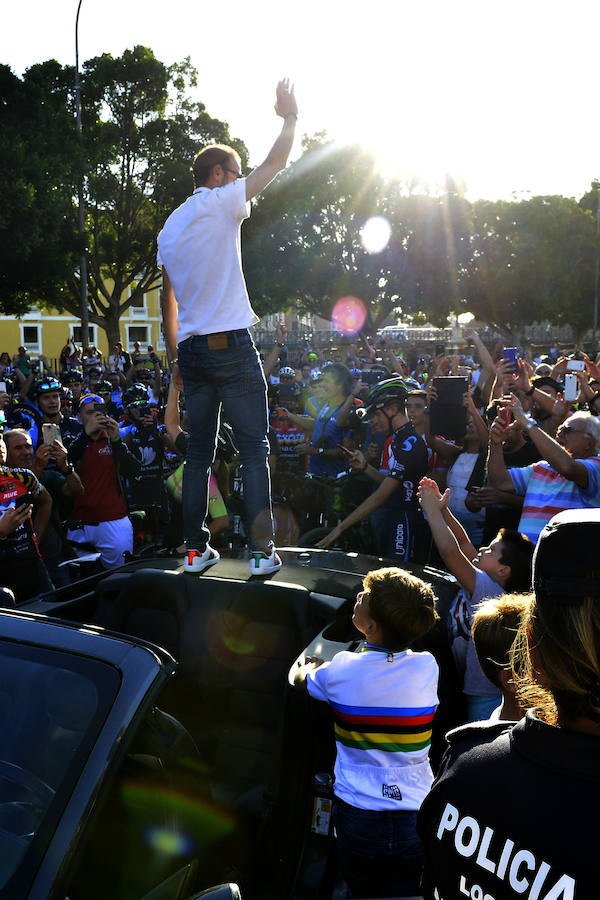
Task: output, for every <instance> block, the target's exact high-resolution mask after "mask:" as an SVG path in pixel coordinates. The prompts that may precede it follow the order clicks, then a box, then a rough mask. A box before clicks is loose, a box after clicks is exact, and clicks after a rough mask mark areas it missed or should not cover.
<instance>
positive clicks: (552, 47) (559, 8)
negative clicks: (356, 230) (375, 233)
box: [0, 0, 600, 199]
mask: <svg viewBox="0 0 600 900" xmlns="http://www.w3.org/2000/svg"><path fill="white" fill-rule="evenodd" d="M76 9H77V0H44V2H42V0H24V2H19V3H17V2H15V0H13V2H12V4H11V6H10V7H8V8H6V5H5V7H4V8H3V23H2V24H3V35H4V41H3V50H2V52H1V54H0V61H2V62H4V63H7V64H8V65H10V66H11V67H12V68H13V69H14V71H15V72H17V73H18V74H21V73H22V72H23V71H24V69H26V68H27V67H28V66H30V65H31V64H33V63H36V62H41V61H43V60H45V59H49V58H52V57H54V58H56V59H58V60H59V61H60V62H61V63H71V64H72V63H73V62H74V56H75V52H74V30H75V13H76ZM599 33H600V4H599V3H597V2H596V0H589V2H588V0H571V2H569V3H567V2H565V0H503V2H498V0H473V2H471V0H453V2H448V0H444V2H437V0H367V2H365V0H345V2H341V0H300V2H297V3H290V2H287V3H284V2H281V0H278V2H275V0H253V2H252V3H241V2H236V0H226V2H217V3H197V2H196V3H194V2H190V0H169V2H168V3H160V4H159V3H157V2H155V0H101V2H100V0H83V3H82V7H81V15H80V22H79V47H80V60H85V59H87V58H89V57H92V56H95V55H98V54H100V53H102V52H110V53H112V54H113V55H115V56H117V55H119V54H120V53H122V52H123V50H124V49H125V48H127V47H133V46H134V45H135V44H145V45H146V46H149V47H151V48H152V49H153V51H154V53H155V54H156V56H157V57H158V58H159V59H161V60H162V61H163V62H165V63H171V62H174V61H176V60H180V59H183V58H184V57H186V56H190V57H191V60H192V63H193V64H194V65H195V66H196V68H197V69H198V72H199V86H198V99H200V100H202V101H203V102H204V103H205V104H206V107H207V109H208V111H209V113H210V114H211V115H214V116H216V117H217V118H221V119H225V120H226V121H227V122H228V123H229V125H230V132H231V133H232V134H233V135H235V136H237V137H241V138H242V139H243V140H244V141H245V142H246V145H247V146H248V148H249V150H250V158H251V161H252V163H254V164H256V163H258V162H260V161H261V159H262V157H263V156H264V155H265V153H266V152H267V150H268V149H269V147H270V145H271V143H272V141H273V139H274V137H275V135H276V133H277V131H278V121H279V120H276V118H275V115H274V113H273V110H272V103H273V101H274V87H275V84H276V82H277V80H278V78H280V77H282V76H283V75H289V76H290V77H291V78H292V79H293V80H294V81H295V83H296V94H297V97H298V102H299V106H300V123H299V129H300V131H301V132H303V133H304V132H306V133H309V134H312V133H314V132H316V131H320V130H323V129H324V130H326V131H327V132H328V133H329V135H330V136H331V137H333V138H336V139H338V140H340V141H346V140H350V141H354V140H358V141H362V142H363V143H365V144H366V145H368V146H370V147H372V148H375V149H376V150H377V152H378V154H379V156H380V158H381V159H382V163H383V164H384V166H385V168H386V170H387V171H393V170H397V171H404V172H407V173H408V172H415V173H421V174H422V176H423V177H425V178H429V179H433V180H435V179H436V178H439V177H440V176H442V175H443V173H444V172H445V171H451V172H452V173H453V174H454V175H456V176H460V177H462V178H463V179H464V181H465V183H466V186H467V191H468V195H469V196H470V197H471V198H476V197H488V198H490V199H493V198H496V197H509V196H510V195H511V194H512V193H513V192H517V193H519V194H521V193H522V192H531V193H533V194H544V193H562V194H565V195H568V196H576V197H579V196H580V195H581V194H582V193H584V192H585V191H586V190H587V189H589V185H590V182H591V181H592V179H594V178H597V177H600V157H599V150H598V148H599V146H600V141H599V139H600V126H599V121H600V108H599V105H598V99H597V96H598V93H597V92H598V74H597V72H598V62H597V56H598V50H597V39H598V34H599ZM298 149H299V147H298ZM296 152H297V151H296Z"/></svg>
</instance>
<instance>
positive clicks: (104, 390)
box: [95, 381, 113, 394]
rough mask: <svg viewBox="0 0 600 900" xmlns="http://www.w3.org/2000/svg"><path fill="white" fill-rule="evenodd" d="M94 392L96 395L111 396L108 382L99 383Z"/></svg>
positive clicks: (110, 385)
mask: <svg viewBox="0 0 600 900" xmlns="http://www.w3.org/2000/svg"><path fill="white" fill-rule="evenodd" d="M95 390H96V393H97V394H112V392H113V386H112V384H111V383H110V381H99V382H98V383H97V384H96V388H95Z"/></svg>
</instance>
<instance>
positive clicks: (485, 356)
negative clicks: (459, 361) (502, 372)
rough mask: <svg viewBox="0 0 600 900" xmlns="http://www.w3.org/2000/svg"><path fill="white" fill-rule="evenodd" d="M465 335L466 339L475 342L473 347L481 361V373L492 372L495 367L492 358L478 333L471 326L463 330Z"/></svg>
mask: <svg viewBox="0 0 600 900" xmlns="http://www.w3.org/2000/svg"><path fill="white" fill-rule="evenodd" d="M465 337H466V338H467V340H470V341H473V343H474V344H475V349H476V350H477V356H478V357H479V362H480V363H481V369H482V373H483V372H487V373H488V374H489V373H490V372H494V371H495V369H496V367H495V366H494V360H493V359H492V357H491V354H490V351H489V350H488V348H487V347H486V346H485V344H484V343H483V341H482V340H481V338H480V337H479V335H478V333H477V332H476V331H475V329H473V328H467V329H466V331H465Z"/></svg>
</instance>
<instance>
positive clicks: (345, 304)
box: [331, 296, 367, 334]
mask: <svg viewBox="0 0 600 900" xmlns="http://www.w3.org/2000/svg"><path fill="white" fill-rule="evenodd" d="M366 318H367V310H366V307H365V304H364V303H363V301H362V300H361V299H360V297H352V296H349V297H340V299H339V300H338V301H337V302H336V304H335V306H334V307H333V312H332V314H331V322H332V324H333V327H334V328H335V330H336V331H339V332H340V333H341V334H357V333H358V332H359V331H360V329H361V328H362V327H363V325H364V324H365V319H366Z"/></svg>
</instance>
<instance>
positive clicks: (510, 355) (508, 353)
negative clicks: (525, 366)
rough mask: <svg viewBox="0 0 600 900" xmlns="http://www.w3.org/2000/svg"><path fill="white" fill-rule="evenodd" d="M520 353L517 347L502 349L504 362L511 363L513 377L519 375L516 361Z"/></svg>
mask: <svg viewBox="0 0 600 900" xmlns="http://www.w3.org/2000/svg"><path fill="white" fill-rule="evenodd" d="M520 355H521V354H520V351H519V348H518V347H505V348H504V354H503V356H504V362H510V363H512V373H513V375H518V374H519V366H518V363H517V360H518V358H519V356H520Z"/></svg>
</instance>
